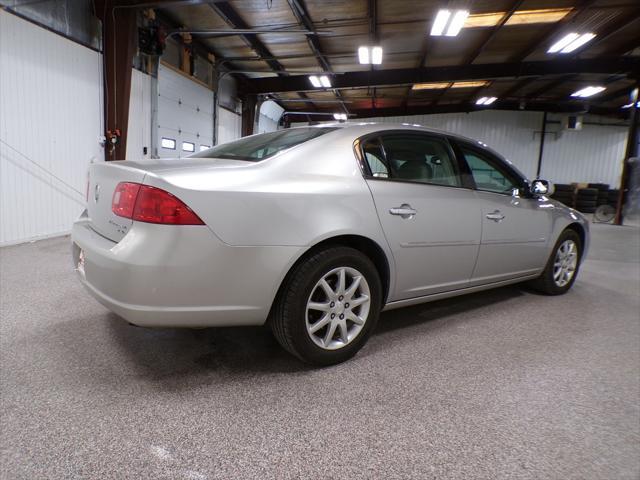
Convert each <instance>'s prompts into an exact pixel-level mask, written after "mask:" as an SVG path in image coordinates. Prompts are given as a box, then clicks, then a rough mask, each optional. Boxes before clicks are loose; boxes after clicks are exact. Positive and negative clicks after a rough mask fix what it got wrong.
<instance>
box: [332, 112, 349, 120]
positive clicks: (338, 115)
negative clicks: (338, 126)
mask: <svg viewBox="0 0 640 480" xmlns="http://www.w3.org/2000/svg"><path fill="white" fill-rule="evenodd" d="M333 118H335V119H336V120H346V119H347V114H346V113H334V114H333Z"/></svg>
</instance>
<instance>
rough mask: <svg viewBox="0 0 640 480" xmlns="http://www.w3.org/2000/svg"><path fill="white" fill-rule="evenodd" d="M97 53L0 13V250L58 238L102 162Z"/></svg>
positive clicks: (81, 203) (81, 204)
mask: <svg viewBox="0 0 640 480" xmlns="http://www.w3.org/2000/svg"><path fill="white" fill-rule="evenodd" d="M101 69H102V57H101V55H100V54H98V53H96V52H95V51H93V50H90V49H88V48H86V47H83V46H81V45H79V44H77V43H74V42H72V41H70V40H67V39H65V38H63V37H61V36H59V35H56V34H54V33H51V32H49V31H47V30H45V29H43V28H40V27H37V26H35V25H33V24H31V23H29V22H26V21H25V20H22V19H20V18H18V17H16V16H14V15H12V14H10V13H7V12H6V11H3V10H0V244H3V245H6V244H11V243H18V242H21V241H26V240H30V239H35V238H39V237H44V236H50V235H55V234H59V233H64V232H67V231H69V230H70V228H71V224H72V222H73V221H74V220H75V218H77V216H78V215H79V214H80V212H82V209H83V208H84V195H85V194H84V189H85V183H86V170H87V165H88V163H89V161H90V159H91V158H92V157H93V158H95V159H97V160H98V161H101V160H102V159H103V156H104V153H103V150H102V147H100V145H99V144H98V136H99V135H100V134H101V133H102V131H103V128H102V120H103V114H102V111H103V110H102V95H103V94H102V81H101V78H102V73H101Z"/></svg>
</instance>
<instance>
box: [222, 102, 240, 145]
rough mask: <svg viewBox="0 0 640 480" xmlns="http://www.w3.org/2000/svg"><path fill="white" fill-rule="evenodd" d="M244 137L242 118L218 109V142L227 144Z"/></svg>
mask: <svg viewBox="0 0 640 480" xmlns="http://www.w3.org/2000/svg"><path fill="white" fill-rule="evenodd" d="M241 136H242V116H240V115H238V114H237V113H234V112H232V111H230V110H227V109H226V108H222V107H218V142H217V144H220V143H227V142H230V141H232V140H236V139H238V138H240V137H241Z"/></svg>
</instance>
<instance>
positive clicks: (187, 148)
mask: <svg viewBox="0 0 640 480" xmlns="http://www.w3.org/2000/svg"><path fill="white" fill-rule="evenodd" d="M182 150H183V151H184V152H195V151H196V144H195V143H191V142H182Z"/></svg>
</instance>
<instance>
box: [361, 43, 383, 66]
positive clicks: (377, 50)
mask: <svg viewBox="0 0 640 480" xmlns="http://www.w3.org/2000/svg"><path fill="white" fill-rule="evenodd" d="M358 61H359V62H360V64H361V65H369V64H373V65H380V64H381V63H382V47H360V48H358Z"/></svg>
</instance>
